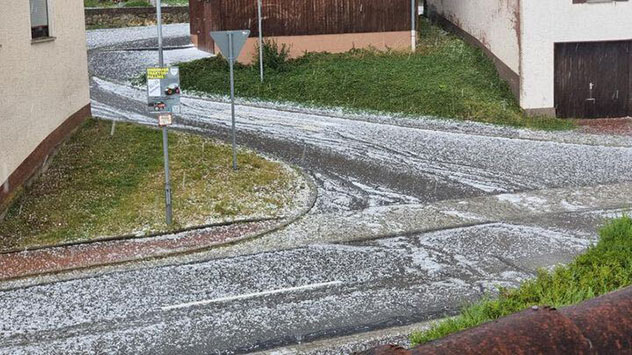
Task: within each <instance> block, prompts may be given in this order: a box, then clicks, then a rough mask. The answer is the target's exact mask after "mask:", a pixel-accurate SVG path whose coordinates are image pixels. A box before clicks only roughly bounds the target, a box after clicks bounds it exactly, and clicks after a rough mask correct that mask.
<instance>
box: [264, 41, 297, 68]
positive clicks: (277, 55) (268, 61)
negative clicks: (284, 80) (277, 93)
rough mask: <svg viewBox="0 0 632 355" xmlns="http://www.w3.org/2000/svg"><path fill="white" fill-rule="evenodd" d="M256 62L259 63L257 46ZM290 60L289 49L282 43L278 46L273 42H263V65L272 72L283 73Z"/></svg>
mask: <svg viewBox="0 0 632 355" xmlns="http://www.w3.org/2000/svg"><path fill="white" fill-rule="evenodd" d="M255 59H256V62H259V47H258V46H257V54H256V55H255ZM289 59H290V47H289V46H288V45H287V44H285V43H282V44H281V45H279V43H277V41H275V40H264V41H263V65H264V66H265V67H266V68H268V69H272V70H276V71H280V72H281V71H285V70H286V69H287V63H288V61H289Z"/></svg>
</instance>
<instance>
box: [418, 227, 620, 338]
mask: <svg viewBox="0 0 632 355" xmlns="http://www.w3.org/2000/svg"><path fill="white" fill-rule="evenodd" d="M600 235H601V239H600V240H599V243H597V245H595V246H593V247H591V248H590V249H589V250H588V251H586V252H585V253H584V254H582V255H580V256H579V257H577V258H576V259H575V260H574V261H573V262H572V263H571V264H569V265H567V266H559V267H557V268H556V269H554V270H553V271H545V270H542V271H540V272H539V273H538V276H537V278H535V279H533V280H530V281H527V282H525V283H524V284H522V285H521V286H520V287H519V288H517V289H512V290H509V289H502V290H501V292H500V296H499V297H498V298H497V299H486V300H483V301H481V302H478V303H476V304H474V305H471V306H469V307H467V308H465V309H464V310H463V311H462V312H461V314H460V315H459V316H457V317H455V318H452V319H448V320H446V321H443V322H440V323H438V324H437V325H435V326H434V327H432V328H431V329H429V330H427V331H424V332H419V333H414V334H413V335H412V336H411V341H412V343H413V345H418V344H422V343H425V342H428V341H431V340H434V339H438V338H441V337H444V336H446V335H448V334H451V333H455V332H458V331H461V330H464V329H467V328H472V327H475V326H477V325H479V324H482V323H484V322H487V321H491V320H494V319H498V318H500V317H504V316H507V315H509V314H512V313H516V312H519V311H521V310H524V309H526V308H528V307H531V306H534V305H550V306H553V307H561V306H567V305H571V304H575V303H579V302H581V301H584V300H587V299H590V298H594V297H597V296H599V295H603V294H605V293H608V292H611V291H615V290H617V289H619V288H622V287H625V286H629V285H631V284H632V219H631V218H630V217H623V218H620V219H616V220H614V221H612V222H610V223H609V224H608V225H606V226H605V227H604V228H603V229H602V230H601V231H600Z"/></svg>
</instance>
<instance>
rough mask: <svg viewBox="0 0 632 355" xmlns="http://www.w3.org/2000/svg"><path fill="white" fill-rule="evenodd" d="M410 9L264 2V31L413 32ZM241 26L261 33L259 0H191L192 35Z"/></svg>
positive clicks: (349, 0)
mask: <svg viewBox="0 0 632 355" xmlns="http://www.w3.org/2000/svg"><path fill="white" fill-rule="evenodd" d="M202 4H203V6H201V5H202ZM201 11H203V14H201V13H200V12H201ZM410 12H411V2H410V0H263V18H264V20H263V26H264V29H263V34H264V36H266V37H268V36H300V35H318V34H336V33H362V32H390V31H410V28H411V24H410V18H411V16H410V15H411V13H410ZM197 19H199V20H197ZM241 29H249V30H250V31H251V36H252V37H256V36H258V35H259V33H258V29H257V0H191V32H192V33H200V34H202V33H205V36H204V37H208V32H209V31H224V30H241ZM205 41H206V39H205Z"/></svg>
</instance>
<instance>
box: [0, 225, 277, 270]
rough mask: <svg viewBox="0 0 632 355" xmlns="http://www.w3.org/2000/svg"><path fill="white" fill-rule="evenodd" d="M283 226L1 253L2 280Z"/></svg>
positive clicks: (186, 249)
mask: <svg viewBox="0 0 632 355" xmlns="http://www.w3.org/2000/svg"><path fill="white" fill-rule="evenodd" d="M283 223H284V221H283V220H272V221H263V222H250V223H238V224H233V225H227V226H219V227H210V228H205V229H201V230H196V231H188V232H181V233H178V234H169V235H163V236H157V237H144V238H132V239H122V240H113V241H103V242H94V243H85V244H75V245H69V246H59V247H51V248H44V249H39V250H30V251H21V252H14V253H6V254H0V281H6V280H12V279H19V278H24V277H29V276H35V275H40V274H50V273H57V272H63V271H70V270H76V269H83V268H90V267H95V266H102V265H111V264H119V263H125V262H130V261H138V260H147V259H154V258H160V257H165V256H171V255H175V254H184V253H190V252H194V251H198V250H203V249H207V248H210V247H213V246H219V245H225V244H230V243H231V242H236V241H239V240H243V239H248V238H253V237H256V236H258V235H260V234H262V233H265V232H267V231H270V230H273V229H275V228H278V227H279V226H280V225H282V224H283Z"/></svg>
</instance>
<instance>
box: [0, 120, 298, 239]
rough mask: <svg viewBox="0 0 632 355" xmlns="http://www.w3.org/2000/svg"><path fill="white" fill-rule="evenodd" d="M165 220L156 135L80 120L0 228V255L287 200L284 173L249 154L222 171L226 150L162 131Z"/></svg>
mask: <svg viewBox="0 0 632 355" xmlns="http://www.w3.org/2000/svg"><path fill="white" fill-rule="evenodd" d="M169 140H170V158H171V168H172V188H173V204H174V219H175V220H174V221H175V224H174V225H173V226H172V227H168V226H167V225H166V224H165V222H164V186H163V185H164V173H163V160H162V139H161V132H160V131H158V130H155V129H150V128H147V127H143V126H138V125H131V124H117V126H116V133H115V134H114V136H113V137H110V123H109V122H106V121H97V120H89V121H88V122H86V123H85V124H84V126H83V127H82V128H81V129H80V130H79V131H78V132H77V133H76V134H75V135H74V136H73V137H72V138H71V139H70V140H69V141H68V142H66V143H65V144H64V145H63V146H62V147H61V148H60V151H59V153H58V154H57V155H56V157H55V158H54V160H53V162H52V163H51V165H50V167H49V169H48V170H47V172H46V173H44V174H43V175H42V177H41V178H39V179H38V181H37V182H35V184H34V185H33V186H31V187H30V188H27V189H26V190H25V191H24V192H23V193H22V194H21V196H19V197H18V198H17V199H16V200H15V201H14V203H13V205H12V206H11V207H10V208H9V211H8V213H7V216H6V218H5V219H4V221H1V222H0V250H6V249H9V248H23V247H27V246H35V245H48V244H54V243H59V242H66V241H74V240H85V239H92V238H96V237H100V236H113V235H121V234H129V233H132V232H134V233H145V234H146V233H151V232H159V231H169V230H172V229H177V228H181V227H187V226H191V225H200V224H205V223H208V222H213V221H215V222H217V221H219V220H225V219H231V218H233V217H239V216H248V215H253V214H262V215H274V214H275V212H276V211H278V209H279V208H281V207H284V206H285V205H286V204H287V203H288V202H289V201H291V194H292V187H293V186H294V185H293V179H294V177H293V172H291V171H288V169H285V168H283V167H281V166H280V165H279V164H278V163H275V162H271V161H268V160H265V159H263V158H261V157H258V156H257V155H256V154H254V153H251V152H240V154H239V168H240V169H239V171H238V172H234V171H233V170H232V164H231V161H232V160H231V159H232V153H231V149H230V146H227V145H224V144H218V143H217V142H215V141H213V140H210V139H206V138H202V137H200V136H197V135H191V134H184V133H177V132H172V133H170V135H169Z"/></svg>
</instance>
